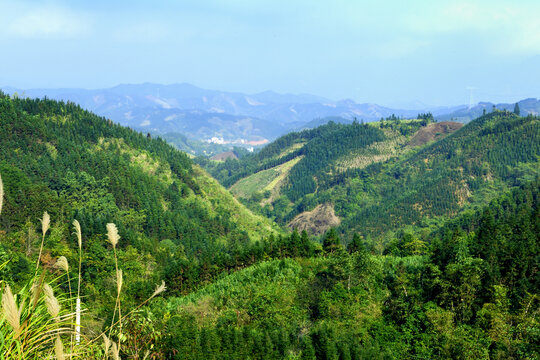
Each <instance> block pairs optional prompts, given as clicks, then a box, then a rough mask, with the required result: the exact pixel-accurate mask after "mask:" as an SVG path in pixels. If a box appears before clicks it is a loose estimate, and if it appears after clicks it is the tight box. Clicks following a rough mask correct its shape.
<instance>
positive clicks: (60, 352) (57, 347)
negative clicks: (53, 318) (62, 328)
mask: <svg viewBox="0 0 540 360" xmlns="http://www.w3.org/2000/svg"><path fill="white" fill-rule="evenodd" d="M54 353H55V355H56V358H57V359H58V360H64V359H65V357H64V345H62V340H60V336H56V341H55V342H54Z"/></svg>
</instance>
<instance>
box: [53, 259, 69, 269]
mask: <svg viewBox="0 0 540 360" xmlns="http://www.w3.org/2000/svg"><path fill="white" fill-rule="evenodd" d="M54 267H55V268H56V269H61V270H64V271H65V272H68V271H69V264H68V261H67V259H66V257H65V256H60V257H59V258H58V259H57V260H56V263H54Z"/></svg>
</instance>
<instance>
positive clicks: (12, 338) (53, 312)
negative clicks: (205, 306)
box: [0, 176, 166, 360]
mask: <svg viewBox="0 0 540 360" xmlns="http://www.w3.org/2000/svg"><path fill="white" fill-rule="evenodd" d="M3 195H4V188H3V183H2V178H1V176H0V216H1V210H2V204H3ZM50 221H51V219H50V216H49V214H48V213H47V212H44V214H43V219H42V220H41V225H42V242H41V246H40V252H39V256H38V258H37V261H36V271H35V273H34V276H33V277H32V278H31V279H30V280H29V281H28V282H26V283H25V284H24V285H23V286H22V287H21V288H20V289H19V290H18V291H17V292H13V291H12V287H11V285H10V284H9V283H8V281H7V279H0V292H1V293H2V306H1V309H2V311H1V314H0V360H4V359H52V358H56V359H59V360H62V359H109V358H113V359H120V356H121V355H122V354H123V353H122V344H125V343H126V342H127V341H129V337H127V336H125V334H122V322H123V321H124V320H125V319H126V318H128V317H129V316H131V315H132V314H133V313H134V312H135V311H137V310H138V309H139V308H140V307H142V306H143V305H145V304H146V303H147V302H148V301H150V300H151V299H153V298H154V297H156V296H158V295H159V294H161V293H162V292H163V291H165V289H166V287H165V283H164V282H162V284H161V285H160V286H158V287H156V290H155V291H154V293H153V294H152V295H151V296H150V297H149V298H148V299H146V300H145V301H143V302H142V303H140V304H139V305H138V306H137V307H136V308H134V309H132V310H131V311H129V312H127V313H126V314H124V315H122V313H121V307H120V295H121V292H122V283H123V273H122V270H121V269H119V267H118V258H117V256H116V245H117V244H118V241H119V239H120V236H119V234H118V230H117V228H116V225H114V224H107V231H108V239H109V242H110V243H111V245H112V247H113V250H114V252H115V268H116V279H117V298H116V304H115V309H114V315H113V319H112V321H111V325H110V326H108V327H107V328H106V329H105V331H104V332H103V333H101V334H99V335H98V336H96V337H93V338H90V337H88V336H85V335H82V334H81V331H80V328H81V313H82V312H83V310H81V301H80V285H81V270H80V269H81V263H82V232H81V226H80V224H79V222H78V221H77V220H75V221H74V222H73V225H74V229H75V235H76V236H77V243H78V247H79V280H78V287H77V296H76V297H75V296H73V295H72V292H71V282H70V281H69V272H68V270H69V264H68V262H67V259H66V258H65V257H63V256H61V257H59V258H58V259H57V261H56V264H55V265H54V267H53V268H56V269H59V270H61V271H60V275H59V276H56V275H55V273H51V272H50V270H48V269H46V268H42V267H40V261H41V255H42V250H43V243H44V239H45V235H46V234H47V232H48V230H49V228H50ZM8 263H9V261H7V262H5V263H3V264H0V270H1V269H2V268H4V267H5V266H6V265H7V264H8ZM66 282H67V283H68V288H69V294H66V295H64V294H61V293H60V295H57V294H59V289H60V287H61V286H65V283H66ZM55 293H56V294H55ZM74 304H76V305H75V306H74ZM74 307H75V312H74V311H73V308H74ZM117 311H118V317H117V318H115V317H116V312H117ZM105 332H108V333H109V334H113V335H114V337H115V340H116V341H112V340H111V339H109V337H107V336H105ZM74 340H75V341H74ZM68 344H69V345H68ZM131 355H133V354H131ZM141 356H143V354H141ZM136 357H137V358H139V356H138V355H137V356H136Z"/></svg>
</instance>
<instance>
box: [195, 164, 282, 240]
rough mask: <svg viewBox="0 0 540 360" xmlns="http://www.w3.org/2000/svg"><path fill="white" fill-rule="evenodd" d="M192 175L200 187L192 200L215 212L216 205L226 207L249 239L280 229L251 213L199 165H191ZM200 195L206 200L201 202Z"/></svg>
mask: <svg viewBox="0 0 540 360" xmlns="http://www.w3.org/2000/svg"><path fill="white" fill-rule="evenodd" d="M193 175H194V177H195V179H196V181H197V184H199V185H200V187H201V192H202V193H201V195H197V197H195V195H191V196H192V200H193V201H197V202H198V203H199V204H204V206H206V208H207V210H208V212H209V213H210V214H212V215H215V214H217V212H216V209H217V208H218V207H220V208H222V209H223V208H224V209H226V211H227V212H228V213H230V214H231V219H232V220H233V221H234V222H235V223H236V224H237V225H238V227H239V228H240V229H242V230H244V231H246V232H247V233H248V236H249V237H250V238H251V239H254V240H255V239H260V238H261V236H269V235H270V234H275V233H280V232H281V231H282V230H280V229H279V227H278V226H277V225H276V224H274V223H272V222H271V221H270V220H269V219H267V218H265V217H263V216H260V215H255V214H253V213H252V212H251V211H250V210H249V209H247V208H246V207H245V206H243V205H242V204H240V203H239V202H238V200H236V199H235V198H234V197H232V196H230V194H228V193H227V190H225V188H224V187H223V186H221V185H220V184H219V183H218V182H217V180H215V179H213V178H212V177H210V176H209V175H208V174H207V173H206V172H205V171H204V170H203V169H202V168H201V167H200V166H198V165H194V166H193ZM201 197H202V198H204V199H205V200H206V201H204V202H201V201H200V200H201Z"/></svg>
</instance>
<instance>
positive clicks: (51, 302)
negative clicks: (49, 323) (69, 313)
mask: <svg viewBox="0 0 540 360" xmlns="http://www.w3.org/2000/svg"><path fill="white" fill-rule="evenodd" d="M43 292H44V293H45V305H46V306H47V311H48V312H49V314H50V315H51V316H52V317H53V319H55V320H56V321H58V320H59V319H58V314H59V313H60V303H59V302H58V299H57V298H56V297H55V296H54V292H53V289H52V287H51V285H49V284H47V283H45V284H44V285H43Z"/></svg>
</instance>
